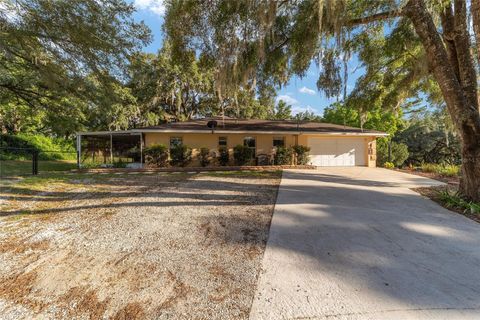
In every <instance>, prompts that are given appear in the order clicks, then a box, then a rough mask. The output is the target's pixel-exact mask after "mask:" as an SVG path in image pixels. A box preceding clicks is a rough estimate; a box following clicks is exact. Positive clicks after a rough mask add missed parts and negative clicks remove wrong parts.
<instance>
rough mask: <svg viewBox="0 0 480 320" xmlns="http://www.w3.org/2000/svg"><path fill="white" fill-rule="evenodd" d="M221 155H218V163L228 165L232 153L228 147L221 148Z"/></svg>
mask: <svg viewBox="0 0 480 320" xmlns="http://www.w3.org/2000/svg"><path fill="white" fill-rule="evenodd" d="M218 151H219V155H218V163H219V164H220V165H221V166H226V165H228V162H229V161H230V155H229V152H228V149H227V148H220V150H218Z"/></svg>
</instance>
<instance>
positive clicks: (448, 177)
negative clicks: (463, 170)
mask: <svg viewBox="0 0 480 320" xmlns="http://www.w3.org/2000/svg"><path fill="white" fill-rule="evenodd" d="M396 170H398V171H401V172H405V173H410V174H415V175H418V176H422V177H426V178H430V179H435V180H438V181H442V182H445V183H448V184H453V185H458V184H459V183H460V167H459V166H456V165H439V164H431V163H427V164H423V165H421V166H419V167H415V168H403V169H396Z"/></svg>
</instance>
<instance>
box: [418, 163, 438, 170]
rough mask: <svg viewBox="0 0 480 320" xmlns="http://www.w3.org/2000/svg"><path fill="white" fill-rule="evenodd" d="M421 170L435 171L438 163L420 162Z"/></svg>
mask: <svg viewBox="0 0 480 320" xmlns="http://www.w3.org/2000/svg"><path fill="white" fill-rule="evenodd" d="M421 168H422V171H423V172H437V170H438V164H435V163H422V165H421Z"/></svg>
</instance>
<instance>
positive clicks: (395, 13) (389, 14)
mask: <svg viewBox="0 0 480 320" xmlns="http://www.w3.org/2000/svg"><path fill="white" fill-rule="evenodd" d="M402 15H403V14H402V11H401V10H392V11H385V12H380V13H376V14H372V15H371V16H366V17H362V18H356V19H351V20H349V21H347V23H346V25H347V26H350V27H353V26H357V25H362V24H368V23H371V22H376V21H382V20H387V19H392V18H398V17H401V16H402Z"/></svg>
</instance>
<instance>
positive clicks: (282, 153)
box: [273, 147, 293, 165]
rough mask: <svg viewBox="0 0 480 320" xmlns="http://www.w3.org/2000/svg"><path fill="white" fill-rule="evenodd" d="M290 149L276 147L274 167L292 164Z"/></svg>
mask: <svg viewBox="0 0 480 320" xmlns="http://www.w3.org/2000/svg"><path fill="white" fill-rule="evenodd" d="M292 155H293V150H292V148H286V147H277V151H276V152H275V156H274V158H273V161H274V163H275V164H276V165H288V164H292Z"/></svg>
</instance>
